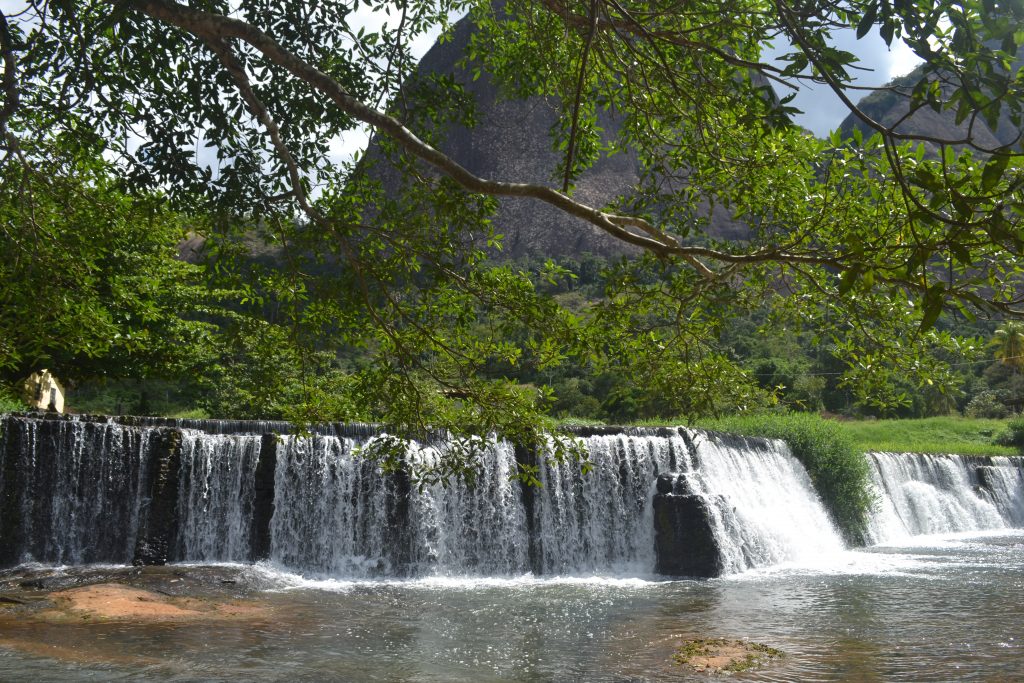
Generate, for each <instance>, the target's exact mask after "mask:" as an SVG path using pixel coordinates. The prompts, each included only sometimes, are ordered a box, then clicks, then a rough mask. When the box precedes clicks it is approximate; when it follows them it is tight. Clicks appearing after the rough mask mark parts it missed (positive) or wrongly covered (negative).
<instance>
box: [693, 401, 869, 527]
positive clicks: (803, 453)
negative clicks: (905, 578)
mask: <svg viewBox="0 0 1024 683" xmlns="http://www.w3.org/2000/svg"><path fill="white" fill-rule="evenodd" d="M700 426H702V427H705V428H707V429H715V430H719V431H724V432H731V433H734V434H743V435H745V436H760V437H767V438H772V439H782V440H783V441H785V442H786V443H787V444H788V445H789V449H790V451H791V452H792V453H793V456H794V457H796V458H797V459H798V460H799V461H800V462H801V463H803V466H804V468H806V470H807V474H808V475H810V478H811V482H812V483H813V484H814V488H815V489H816V490H817V492H818V495H819V496H820V497H821V500H822V503H824V505H825V508H826V509H827V510H828V512H829V515H830V516H831V518H832V521H833V522H834V523H835V525H836V527H837V528H838V529H839V531H840V533H841V534H842V535H843V538H844V539H845V540H846V542H847V543H849V544H850V545H863V544H864V543H865V540H866V537H867V526H868V517H869V515H870V514H871V510H872V508H873V507H874V505H875V496H874V493H873V489H872V486H871V466H870V464H869V463H868V459H867V457H866V456H865V455H864V453H863V452H861V451H860V450H858V449H857V448H855V447H854V445H853V442H852V440H851V439H850V437H849V435H847V434H846V433H845V432H844V431H843V430H842V428H841V427H840V426H839V425H838V424H836V423H835V422H831V421H829V420H825V419H822V418H821V417H818V416H817V415H811V414H807V413H790V414H780V415H771V414H764V415H750V416H735V417H727V418H722V419H717V420H709V421H705V422H703V423H701V424H700Z"/></svg>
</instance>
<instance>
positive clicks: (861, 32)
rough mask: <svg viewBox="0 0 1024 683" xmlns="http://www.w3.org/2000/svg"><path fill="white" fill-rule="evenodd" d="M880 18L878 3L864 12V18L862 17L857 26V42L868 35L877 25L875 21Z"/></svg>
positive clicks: (873, 3) (872, 4) (871, 4)
mask: <svg viewBox="0 0 1024 683" xmlns="http://www.w3.org/2000/svg"><path fill="white" fill-rule="evenodd" d="M877 17H878V3H877V2H872V3H870V4H869V5H868V6H867V8H865V10H864V16H863V17H861V20H860V22H859V23H858V24H857V40H860V39H861V38H863V37H864V36H866V35H867V34H868V31H870V30H871V27H872V26H874V25H875V19H876V18H877Z"/></svg>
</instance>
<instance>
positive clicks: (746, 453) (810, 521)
mask: <svg viewBox="0 0 1024 683" xmlns="http://www.w3.org/2000/svg"><path fill="white" fill-rule="evenodd" d="M693 434H694V436H693V441H694V442H695V443H696V445H697V452H696V453H695V454H694V456H693V459H692V466H691V469H690V472H689V473H688V474H687V475H685V476H686V479H687V480H688V482H689V487H690V488H691V489H692V490H693V491H694V492H695V493H699V494H701V495H704V496H706V497H708V499H709V500H712V501H716V503H717V504H716V505H715V506H714V507H713V512H714V517H713V523H714V529H715V535H716V537H717V538H718V541H719V544H720V546H721V548H722V554H723V560H724V566H725V571H726V573H734V572H740V571H743V570H746V569H751V568H755V567H765V566H769V565H774V564H779V563H782V562H800V561H806V560H809V559H812V558H816V557H818V556H821V555H833V554H836V553H839V552H841V551H842V550H843V547H844V546H843V542H842V540H841V538H840V537H839V534H838V533H837V531H836V529H835V527H834V526H833V525H832V523H831V521H830V520H829V518H828V515H827V514H826V512H825V509H824V507H822V504H821V500H820V499H819V498H818V495H817V493H815V491H814V488H813V486H812V485H811V481H810V478H809V477H808V476H807V471H806V470H805V469H804V467H803V465H801V464H800V463H799V462H798V461H797V460H796V458H794V457H793V456H792V455H791V454H790V452H789V448H788V447H787V446H786V444H785V443H783V442H782V441H776V440H762V439H743V440H738V443H737V445H733V446H730V445H728V444H729V442H726V441H723V440H720V439H717V438H714V437H712V436H710V435H707V434H704V433H702V432H694V433H693Z"/></svg>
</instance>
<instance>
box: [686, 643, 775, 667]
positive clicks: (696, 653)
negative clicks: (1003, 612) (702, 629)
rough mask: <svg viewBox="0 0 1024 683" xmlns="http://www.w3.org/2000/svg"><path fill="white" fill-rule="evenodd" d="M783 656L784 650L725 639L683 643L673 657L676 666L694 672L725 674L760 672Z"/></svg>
mask: <svg viewBox="0 0 1024 683" xmlns="http://www.w3.org/2000/svg"><path fill="white" fill-rule="evenodd" d="M782 656H783V653H782V651H781V650H776V649H775V648H773V647H768V646H767V645H763V644H761V643H751V642H748V641H745V640H727V639H725V638H695V639H693V640H687V641H684V642H683V643H682V644H681V645H680V646H679V647H678V648H677V649H676V653H675V655H674V657H673V658H674V659H675V661H676V664H679V665H680V666H685V667H686V668H688V669H692V670H693V671H701V672H710V673H723V672H730V673H734V672H738V671H747V670H749V669H754V668H760V667H762V666H764V665H765V664H767V663H768V662H770V661H772V660H773V659H779V658H781V657H782Z"/></svg>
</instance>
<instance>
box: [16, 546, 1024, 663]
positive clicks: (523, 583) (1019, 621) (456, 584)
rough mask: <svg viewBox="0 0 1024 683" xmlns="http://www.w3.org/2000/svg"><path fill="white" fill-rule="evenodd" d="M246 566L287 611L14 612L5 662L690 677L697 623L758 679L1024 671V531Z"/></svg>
mask: <svg viewBox="0 0 1024 683" xmlns="http://www.w3.org/2000/svg"><path fill="white" fill-rule="evenodd" d="M232 571H235V572H238V573H240V574H241V576H240V577H239V578H240V581H241V582H242V583H246V584H248V585H253V584H254V583H256V584H259V585H269V586H271V588H270V589H269V590H263V591H260V592H259V593H258V599H259V600H260V601H261V602H265V603H267V605H268V606H269V607H271V609H272V613H273V614H274V616H273V617H272V618H271V619H267V620H264V621H262V622H256V623H252V622H249V623H227V624H225V623H220V624H191V625H187V626H186V625H152V624H150V625H145V626H140V625H129V624H119V623H105V624H103V623H100V624H96V623H91V624H81V625H79V624H72V625H53V624H39V623H29V622H27V621H23V620H22V621H12V620H11V619H9V618H2V617H0V680H32V681H37V682H43V681H84V680H154V679H156V680H172V681H210V680H254V681H301V680H309V681H320V680H342V681H346V680H349V681H564V680H586V681H633V680H637V681H644V680H651V681H658V680H680V679H683V680H685V679H686V678H687V675H684V674H683V673H682V672H681V671H680V670H678V669H676V668H675V667H674V665H673V664H672V652H673V649H674V647H675V646H676V644H677V643H678V642H679V641H680V640H681V639H683V638H695V637H707V638H718V637H721V638H730V639H735V638H739V639H747V640H753V641H757V642H762V643H766V644H768V645H771V646H773V647H777V648H779V649H781V650H783V651H784V652H785V653H786V657H785V658H784V659H783V660H781V662H779V663H777V664H774V665H772V666H771V667H770V668H767V669H765V670H761V671H753V672H747V673H743V674H736V675H735V676H733V678H737V679H741V680H758V681H794V680H800V681H839V680H844V681H845V680H855V681H920V680H946V681H967V680H979V681H1000V680H1005V681H1010V680H1020V679H1022V678H1024V652H1022V651H1021V642H1022V640H1024V608H1022V607H1021V595H1022V594H1024V592H1022V589H1024V532H1002V533H1001V535H998V536H995V535H988V536H977V535H975V536H969V537H968V536H957V537H944V538H936V537H933V538H928V539H915V544H914V545H912V546H906V547H888V548H872V549H869V550H867V551H863V552H856V553H844V554H841V555H834V556H832V557H830V558H828V559H827V560H824V559H823V560H822V561H821V562H819V563H816V564H811V565H805V566H802V567H800V566H788V567H787V566H783V567H777V568H773V569H766V570H761V571H757V572H750V573H747V574H743V575H740V576H736V577H731V578H726V579H721V580H714V581H708V582H694V581H675V582H657V581H645V580H640V579H543V580H541V579H534V578H531V577H522V578H518V579H477V580H459V579H452V578H446V579H429V580H420V581H408V582H397V581H396V582H377V583H373V582H340V581H334V582H309V581H305V580H303V579H301V578H300V577H296V576H294V575H286V574H280V573H277V572H274V571H273V570H271V569H269V568H265V567H258V568H235V569H233V570H232ZM0 614H2V612H0ZM689 676H690V677H691V678H692V679H693V680H708V676H707V675H702V674H689Z"/></svg>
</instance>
